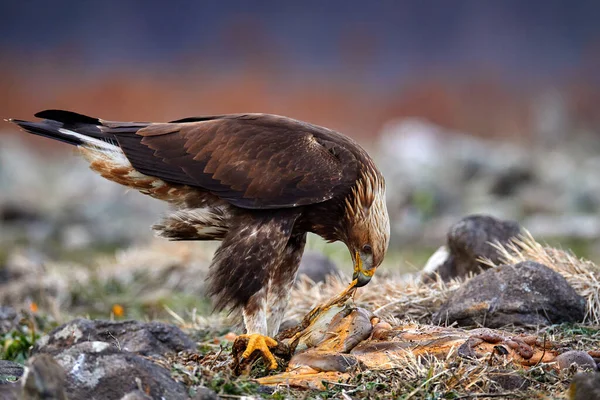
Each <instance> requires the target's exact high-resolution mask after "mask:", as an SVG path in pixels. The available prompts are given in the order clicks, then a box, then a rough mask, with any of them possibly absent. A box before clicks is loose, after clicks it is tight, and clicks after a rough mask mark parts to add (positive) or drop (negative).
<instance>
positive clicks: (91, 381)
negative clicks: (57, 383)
mask: <svg viewBox="0 0 600 400" xmlns="http://www.w3.org/2000/svg"><path fill="white" fill-rule="evenodd" d="M182 350H190V351H193V350H195V343H194V342H193V341H192V340H191V339H190V338H188V337H187V336H186V335H185V334H184V333H183V332H182V331H181V330H180V329H178V328H177V327H175V326H172V325H168V324H164V323H160V322H150V323H141V322H137V321H124V322H111V321H90V320H86V319H77V320H74V321H71V322H70V323H67V324H65V325H62V326H60V327H58V328H56V329H54V330H53V331H51V332H50V333H48V334H47V335H46V336H44V337H42V338H40V339H39V340H38V342H37V343H36V345H35V347H34V349H33V351H32V353H33V354H36V355H37V354H50V355H52V356H53V357H54V358H55V360H56V361H57V362H58V364H60V365H61V366H62V368H64V370H65V371H66V372H67V374H66V393H67V395H68V396H69V398H70V399H89V398H98V399H115V400H117V399H122V398H123V397H124V396H125V397H126V396H130V397H129V398H132V399H135V398H139V396H138V397H135V396H137V395H138V394H137V393H136V391H140V392H141V393H146V394H148V395H149V396H150V398H155V399H160V398H165V399H187V398H188V396H187V390H186V388H185V386H184V385H183V384H182V383H179V382H176V381H175V380H173V379H172V378H171V375H170V371H169V370H168V369H166V368H164V367H163V366H161V365H159V364H157V363H154V362H152V361H151V359H152V358H164V356H165V355H166V354H167V353H175V352H179V351H182ZM132 396H133V397H132ZM126 398H128V397H126Z"/></svg>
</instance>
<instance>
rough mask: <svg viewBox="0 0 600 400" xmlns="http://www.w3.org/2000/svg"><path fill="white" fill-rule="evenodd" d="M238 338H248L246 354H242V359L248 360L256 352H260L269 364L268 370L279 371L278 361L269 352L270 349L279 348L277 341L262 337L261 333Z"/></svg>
mask: <svg viewBox="0 0 600 400" xmlns="http://www.w3.org/2000/svg"><path fill="white" fill-rule="evenodd" d="M238 337H244V338H248V345H247V346H246V350H245V351H244V354H242V358H248V357H250V355H251V354H252V353H254V350H258V351H260V352H261V353H262V355H263V358H264V359H265V361H267V362H268V364H269V367H268V368H269V369H277V360H275V357H274V356H273V353H271V350H269V347H275V346H277V340H275V339H273V338H270V337H268V336H264V335H261V334H260V333H253V334H250V335H240V336H238Z"/></svg>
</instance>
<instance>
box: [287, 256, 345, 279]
mask: <svg viewBox="0 0 600 400" xmlns="http://www.w3.org/2000/svg"><path fill="white" fill-rule="evenodd" d="M337 274H339V270H338V268H337V266H336V265H335V263H334V262H333V261H331V260H330V259H329V258H328V257H326V256H324V255H323V254H322V253H319V252H316V251H307V252H305V253H304V255H303V256H302V260H301V261H300V267H298V275H297V276H301V275H306V276H307V277H308V278H310V280H312V281H313V282H315V283H317V282H324V281H325V278H326V277H327V276H328V275H337Z"/></svg>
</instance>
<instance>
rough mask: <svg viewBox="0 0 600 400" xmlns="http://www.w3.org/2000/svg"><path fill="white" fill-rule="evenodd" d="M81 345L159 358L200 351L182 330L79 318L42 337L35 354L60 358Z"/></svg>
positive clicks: (33, 352) (155, 323) (146, 324)
mask: <svg viewBox="0 0 600 400" xmlns="http://www.w3.org/2000/svg"><path fill="white" fill-rule="evenodd" d="M81 342H106V343H108V344H110V345H111V346H114V347H116V348H118V349H121V350H124V351H128V352H132V353H136V354H140V355H144V356H155V357H156V356H158V357H160V356H163V355H165V354H167V353H177V352H179V351H182V350H195V348H196V345H195V343H194V342H193V341H192V340H191V339H190V338H189V337H188V336H187V335H186V334H185V333H183V332H182V331H181V330H180V329H179V328H177V327H176V326H174V325H169V324H165V323H162V322H148V323H143V322H138V321H119V322H115V321H91V320H88V319H76V320H73V321H71V322H69V323H67V324H65V325H62V326H59V327H58V328H56V329H54V330H52V331H51V332H49V333H48V334H47V335H46V336H44V337H42V338H40V340H38V342H37V343H36V344H35V346H34V348H33V350H32V354H37V353H47V354H51V355H56V354H59V353H61V352H62V351H64V350H65V349H67V348H69V347H70V346H72V345H73V344H77V343H81Z"/></svg>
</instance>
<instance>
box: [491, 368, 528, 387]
mask: <svg viewBox="0 0 600 400" xmlns="http://www.w3.org/2000/svg"><path fill="white" fill-rule="evenodd" d="M487 375H488V378H490V379H491V380H493V381H494V382H496V384H498V386H500V387H501V388H502V389H503V390H507V391H511V392H514V391H517V390H525V389H527V388H528V387H529V386H531V383H530V382H529V380H527V378H525V377H524V376H522V375H519V374H518V373H517V372H515V371H511V370H505V371H492V372H489V373H488V374H487Z"/></svg>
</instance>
